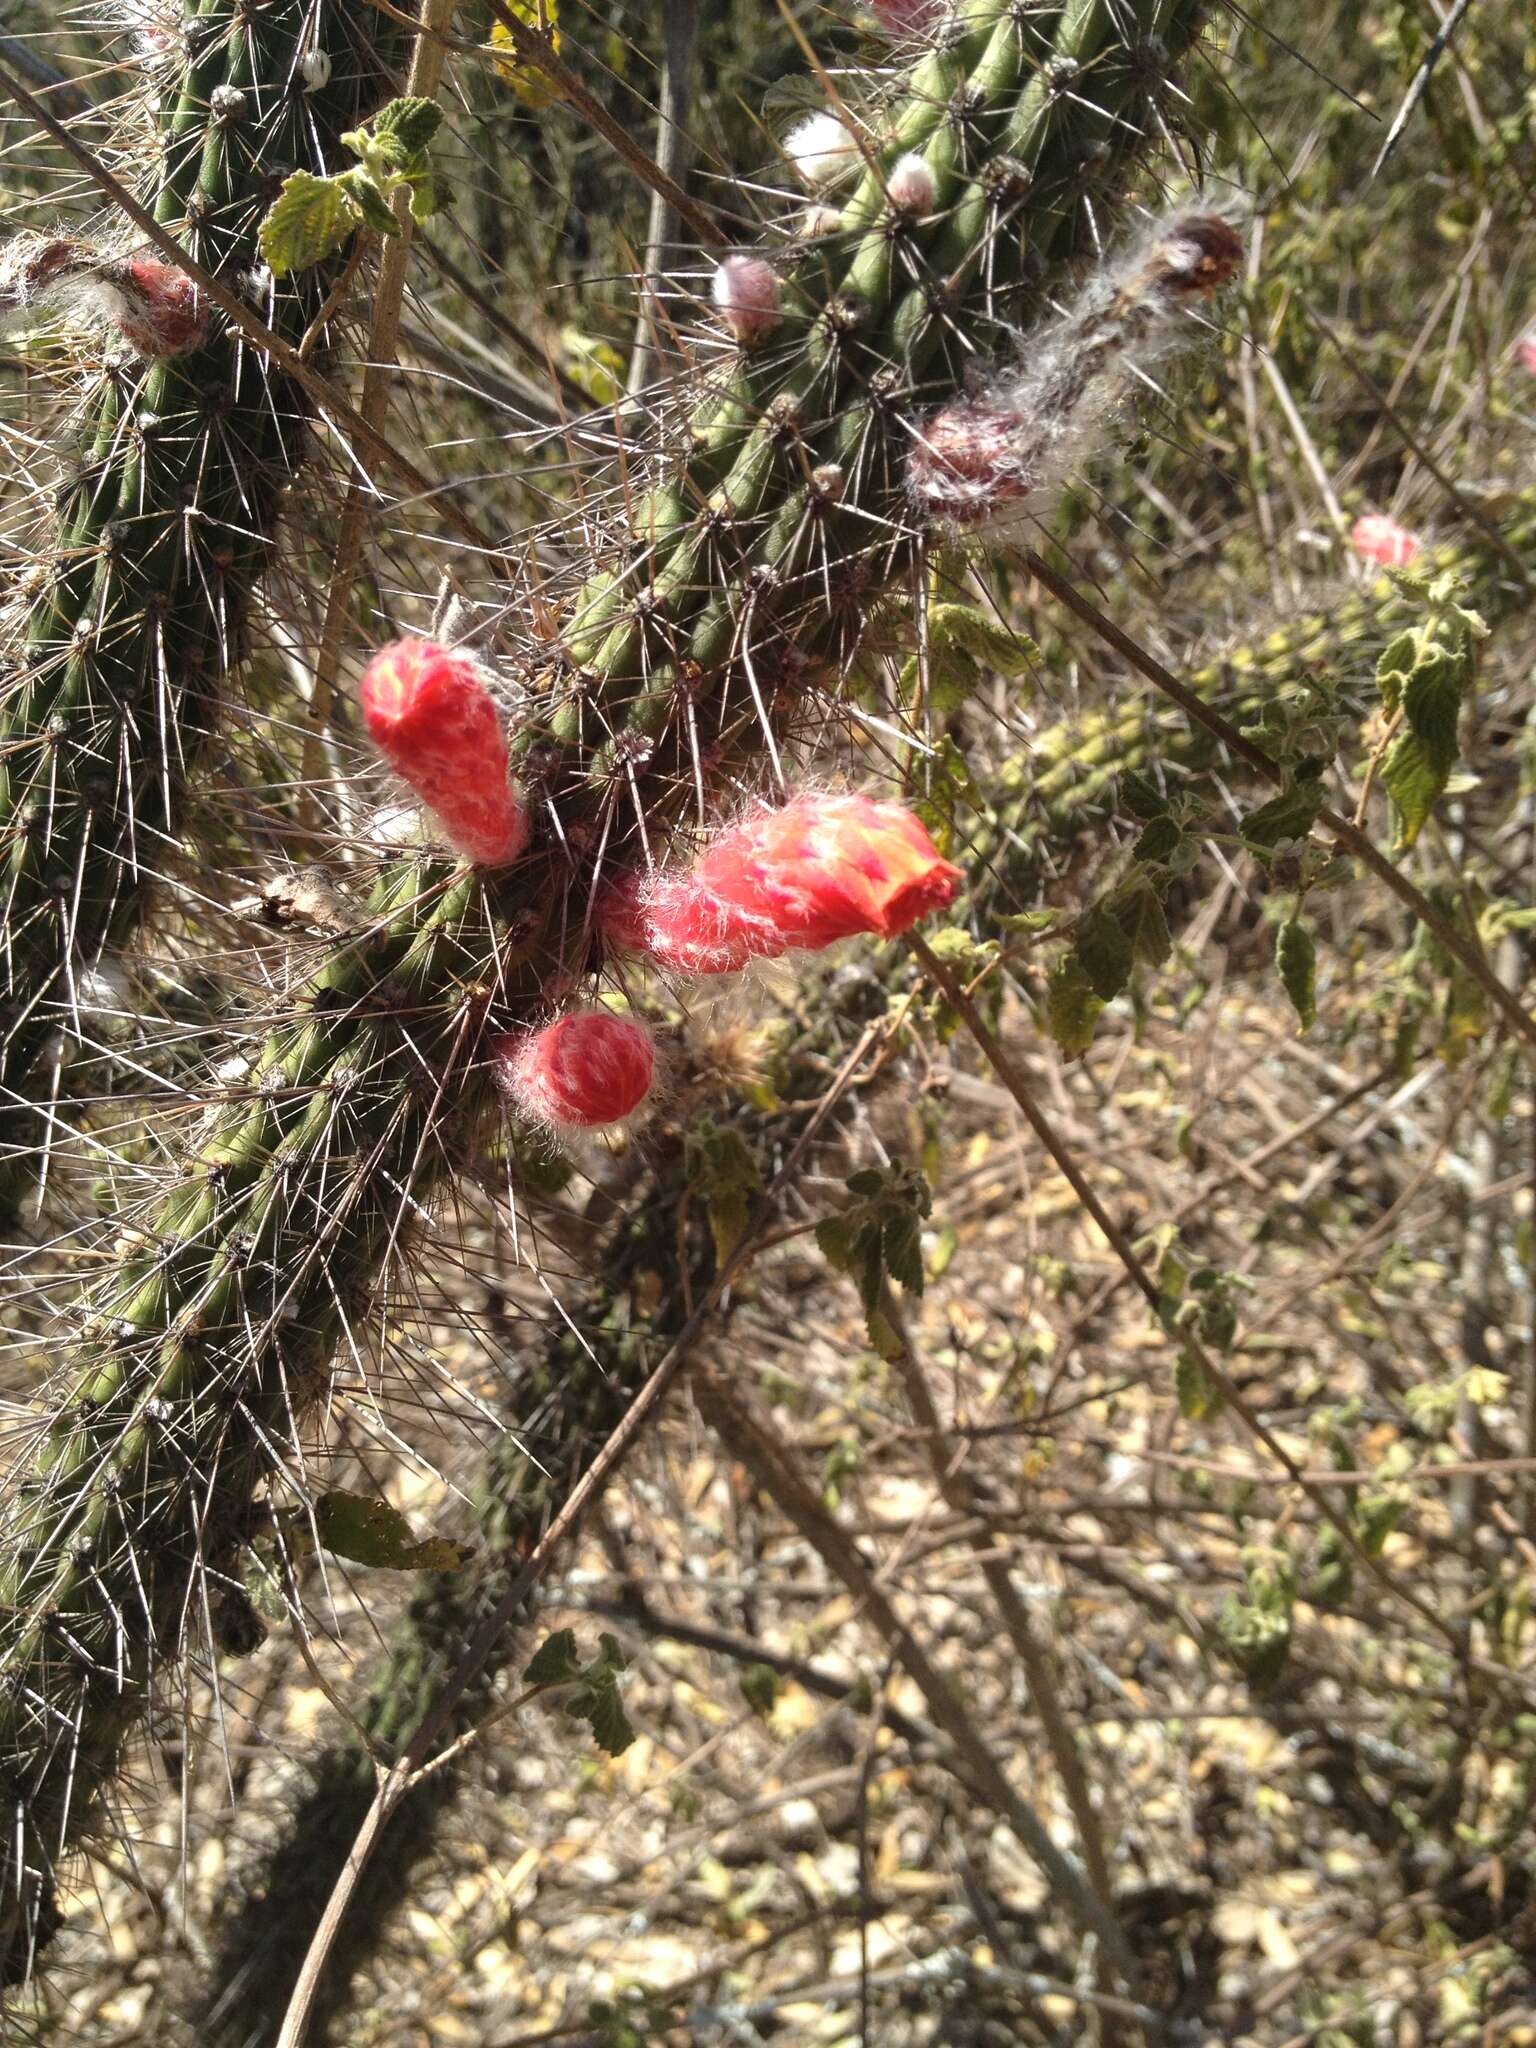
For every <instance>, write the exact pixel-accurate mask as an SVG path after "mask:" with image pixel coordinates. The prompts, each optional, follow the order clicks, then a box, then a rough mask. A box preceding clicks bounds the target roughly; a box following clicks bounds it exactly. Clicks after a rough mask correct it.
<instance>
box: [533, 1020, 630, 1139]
mask: <svg viewBox="0 0 1536 2048" xmlns="http://www.w3.org/2000/svg"><path fill="white" fill-rule="evenodd" d="M494 1056H495V1058H496V1061H497V1064H498V1067H499V1069H500V1074H501V1079H502V1083H503V1085H504V1086H505V1088H506V1090H507V1092H508V1094H509V1095H510V1096H511V1098H512V1100H513V1101H514V1102H515V1103H516V1105H517V1107H518V1108H519V1109H520V1110H521V1111H522V1113H523V1115H524V1116H526V1117H528V1118H530V1119H531V1120H532V1121H533V1122H535V1123H541V1124H550V1125H553V1126H554V1127H555V1129H557V1130H579V1131H590V1130H597V1129H599V1128H600V1127H601V1126H602V1125H604V1124H615V1123H619V1122H620V1121H621V1120H622V1119H623V1118H624V1117H627V1116H629V1115H630V1114H631V1113H632V1112H633V1111H634V1110H636V1109H638V1108H639V1107H640V1104H641V1103H642V1102H643V1101H644V1100H645V1098H646V1096H647V1095H648V1094H649V1093H650V1091H651V1084H652V1083H653V1082H654V1080H655V1078H656V1049H655V1047H654V1045H653V1044H652V1042H651V1035H650V1033H649V1032H648V1031H647V1030H646V1029H645V1027H644V1025H642V1024H637V1023H636V1022H635V1021H634V1019H633V1018H631V1017H616V1016H614V1014H613V1013H612V1011H610V1010H572V1011H570V1012H569V1013H568V1014H567V1015H566V1016H564V1017H557V1018H556V1019H555V1021H554V1023H553V1024H546V1025H545V1026H544V1028H543V1030H542V1031H530V1032H525V1033H522V1034H521V1035H516V1034H515V1035H513V1036H511V1037H509V1038H506V1039H503V1040H502V1042H501V1044H500V1045H499V1046H498V1047H497V1048H496V1051H495V1055H494Z"/></svg>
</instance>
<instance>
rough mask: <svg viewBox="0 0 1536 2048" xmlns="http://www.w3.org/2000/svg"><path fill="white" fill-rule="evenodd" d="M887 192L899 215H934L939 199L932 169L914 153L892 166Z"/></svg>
mask: <svg viewBox="0 0 1536 2048" xmlns="http://www.w3.org/2000/svg"><path fill="white" fill-rule="evenodd" d="M885 190H886V196H887V198H889V200H890V202H891V204H892V206H894V207H895V209H896V211H897V212H898V213H916V214H922V213H932V211H933V208H934V202H935V200H936V199H937V197H938V185H937V183H936V181H935V179H934V175H933V171H932V168H931V167H930V165H929V164H928V163H927V162H926V161H925V160H924V159H923V158H922V157H920V156H918V155H916V154H915V153H914V152H912V151H908V153H907V154H906V155H905V156H901V157H898V158H897V159H896V161H895V163H894V164H892V166H891V172H890V176H889V177H888V178H887V179H886V181H885Z"/></svg>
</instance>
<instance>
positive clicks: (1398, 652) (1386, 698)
mask: <svg viewBox="0 0 1536 2048" xmlns="http://www.w3.org/2000/svg"><path fill="white" fill-rule="evenodd" d="M1418 648H1419V635H1418V634H1417V633H1416V632H1415V631H1413V629H1412V628H1410V629H1409V630H1408V631H1407V632H1406V633H1399V634H1398V636H1397V638H1396V639H1395V640H1393V641H1390V642H1389V643H1388V645H1387V646H1386V647H1385V648H1384V649H1383V650H1382V655H1381V659H1380V660H1379V661H1378V662H1377V664H1376V687H1377V688H1378V689H1379V690H1380V692H1381V701H1382V705H1383V707H1384V709H1385V710H1386V711H1387V712H1388V713H1389V714H1390V713H1391V712H1393V711H1395V710H1396V709H1397V707H1398V705H1399V704H1400V703H1401V702H1402V698H1403V685H1404V683H1406V682H1407V680H1408V678H1409V676H1410V675H1412V673H1413V665H1414V662H1415V661H1416V659H1417V658H1418Z"/></svg>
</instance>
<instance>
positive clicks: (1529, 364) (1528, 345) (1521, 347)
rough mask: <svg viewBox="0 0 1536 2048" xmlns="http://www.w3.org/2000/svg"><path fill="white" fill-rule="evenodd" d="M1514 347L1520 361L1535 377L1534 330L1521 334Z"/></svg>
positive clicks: (1535, 338)
mask: <svg viewBox="0 0 1536 2048" xmlns="http://www.w3.org/2000/svg"><path fill="white" fill-rule="evenodd" d="M1516 347H1517V351H1518V354H1519V357H1520V360H1521V362H1522V363H1524V365H1525V367H1526V368H1527V369H1528V370H1529V371H1530V373H1531V375H1532V376H1533V377H1536V332H1533V333H1531V334H1527V335H1523V336H1522V337H1521V339H1520V341H1519V342H1518V343H1517V344H1516Z"/></svg>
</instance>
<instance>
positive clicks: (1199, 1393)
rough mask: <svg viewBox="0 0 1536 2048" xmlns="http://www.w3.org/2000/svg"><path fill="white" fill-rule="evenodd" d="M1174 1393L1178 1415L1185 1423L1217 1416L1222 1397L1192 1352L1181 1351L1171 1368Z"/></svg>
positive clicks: (1218, 1388) (1219, 1390)
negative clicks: (1177, 1402) (1176, 1399)
mask: <svg viewBox="0 0 1536 2048" xmlns="http://www.w3.org/2000/svg"><path fill="white" fill-rule="evenodd" d="M1173 1385H1174V1391H1175V1393H1176V1394H1177V1395H1178V1401H1179V1413H1180V1414H1181V1415H1182V1416H1183V1417H1184V1419H1185V1421H1186V1422H1204V1421H1206V1419H1207V1418H1208V1417H1210V1416H1212V1415H1219V1414H1220V1412H1221V1408H1222V1402H1223V1396H1222V1391H1221V1389H1220V1387H1218V1386H1217V1384H1216V1382H1215V1381H1214V1380H1213V1379H1212V1378H1211V1376H1210V1374H1209V1373H1208V1372H1207V1371H1206V1369H1205V1367H1204V1366H1203V1365H1202V1364H1201V1363H1200V1360H1199V1359H1198V1358H1197V1357H1196V1356H1195V1354H1194V1352H1192V1351H1181V1352H1180V1353H1179V1356H1178V1360H1177V1362H1176V1364H1175V1365H1174V1368H1173Z"/></svg>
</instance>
